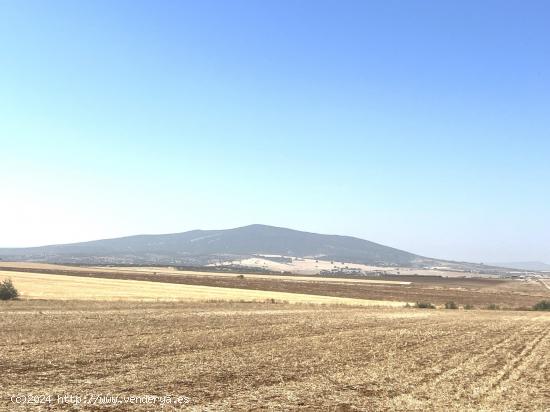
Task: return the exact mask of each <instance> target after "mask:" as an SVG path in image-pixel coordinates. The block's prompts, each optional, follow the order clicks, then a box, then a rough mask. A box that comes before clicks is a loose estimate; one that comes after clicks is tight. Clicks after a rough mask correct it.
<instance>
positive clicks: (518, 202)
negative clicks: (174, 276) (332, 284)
mask: <svg viewBox="0 0 550 412" xmlns="http://www.w3.org/2000/svg"><path fill="white" fill-rule="evenodd" d="M549 22H550V2H548V1H525V0H524V1H510V0H508V1H506V0H505V1H502V0H500V1H479V0H475V1H474V0H473V1H463V0H461V1H408V0H407V1H405V0H402V1H388V0H383V1H382V0H381V1H356V2H354V1H336V0H334V1H319V0H315V1H298V0H296V1H280V0H277V1H258V0H256V1H253V0H250V1H221V0H220V1H216V2H212V1H188V2H184V1H174V2H163V1H152V0H151V1H147V2H143V1H134V0H132V1H127V2H124V1H118V0H117V1H97V0H94V1H67V2H64V1H53V0H52V1H37V2H34V1H27V0H25V1H19V0H14V1H5V0H0V155H1V156H0V173H1V178H2V180H1V191H0V193H1V196H0V219H1V224H0V246H27V245H39V244H47V243H58V242H70V241H78V240H88V239H95V238H105V237H114V236H119V235H128V234H137V233H163V232H178V231H185V230H190V229H195V228H204V229H209V228H229V227H235V226H241V225H246V224H249V223H265V224H272V225H278V226H285V227H292V228H297V229H303V230H309V231H315V232H323V233H335V234H349V235H355V236H359V237H363V238H367V239H369V240H373V241H377V242H380V243H383V244H387V245H391V246H395V247H399V248H403V249H406V250H409V251H412V252H416V253H420V254H423V255H428V256H433V257H441V258H453V259H466V260H472V261H498V260H505V261H512V260H543V261H546V262H550V190H549V186H550V184H549V182H550V23H549Z"/></svg>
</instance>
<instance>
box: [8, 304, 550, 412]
mask: <svg viewBox="0 0 550 412" xmlns="http://www.w3.org/2000/svg"><path fill="white" fill-rule="evenodd" d="M0 313H1V315H0V316H1V317H0V327H1V331H2V333H1V334H0V347H1V351H0V353H1V358H0V363H1V370H2V373H1V374H0V409H1V410H5V411H15V410H58V409H65V410H114V409H113V408H112V407H110V406H109V405H104V406H98V405H84V404H80V405H77V406H75V405H69V404H64V405H59V404H57V403H55V402H56V401H55V399H57V396H58V395H61V396H64V395H67V396H69V395H75V396H83V397H84V396H85V395H87V394H95V395H103V396H114V395H119V396H126V397H128V396H132V395H133V396H141V395H158V396H164V395H171V396H173V397H175V396H185V397H186V398H185V399H186V402H187V403H185V404H178V405H167V406H166V407H165V408H163V409H161V408H160V406H158V405H157V406H152V405H144V404H141V405H136V404H126V403H123V404H119V405H118V406H117V408H116V410H128V411H130V410H132V411H134V410H138V411H152V410H173V409H179V408H180V407H181V408H182V409H183V410H197V411H199V410H210V411H228V410H266V409H270V410H310V411H313V410H335V411H348V410H349V411H351V410H364V411H379V410H402V411H403V410H438V411H439V410H452V411H463V410H486V411H505V410H510V411H511V410H524V411H545V410H549V408H550V385H548V382H550V314H545V313H538V312H519V311H516V312H514V311H481V310H473V311H462V310H460V311H453V310H420V309H390V308H388V309H381V308H358V307H349V306H316V305H313V306H312V305H300V304H294V305H289V304H266V303H263V304H260V303H221V302H219V303H197V302H195V303H182V302H171V303H170V302H163V303H161V302H141V303H136V302H92V301H89V302H84V301H80V302H78V301H41V300H31V301H24V300H22V301H13V302H0ZM21 394H22V395H29V394H34V395H51V396H52V397H54V398H53V399H54V401H53V402H54V403H53V404H50V405H46V404H42V405H39V406H32V407H31V405H28V404H26V405H22V404H21V405H18V404H15V403H13V402H12V401H11V400H10V397H11V396H14V395H21ZM111 406H112V405H111Z"/></svg>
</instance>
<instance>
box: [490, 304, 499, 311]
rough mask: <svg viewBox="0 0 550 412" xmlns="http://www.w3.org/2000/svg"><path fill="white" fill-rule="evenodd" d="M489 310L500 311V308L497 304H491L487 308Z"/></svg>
mask: <svg viewBox="0 0 550 412" xmlns="http://www.w3.org/2000/svg"><path fill="white" fill-rule="evenodd" d="M487 309H489V310H499V309H500V306H499V305H497V304H496V303H491V304H490V305H489V306H487Z"/></svg>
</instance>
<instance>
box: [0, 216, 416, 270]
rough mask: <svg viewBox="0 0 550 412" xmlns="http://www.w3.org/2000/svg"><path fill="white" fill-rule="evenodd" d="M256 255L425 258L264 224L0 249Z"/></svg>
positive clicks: (81, 257) (96, 257) (389, 260)
mask: <svg viewBox="0 0 550 412" xmlns="http://www.w3.org/2000/svg"><path fill="white" fill-rule="evenodd" d="M258 254H265V255H285V256H296V257H318V258H322V259H325V260H339V261H346V262H354V263H365V264H375V263H378V264H395V265H411V264H413V263H415V262H420V261H423V260H426V259H424V258H422V257H420V256H417V255H414V254H412V253H408V252H405V251H402V250H399V249H394V248H391V247H387V246H383V245H380V244H377V243H374V242H370V241H368V240H363V239H359V238H355V237H350V236H337V235H321V234H317V233H309V232H301V231H298V230H292V229H285V228H279V227H273V226H266V225H250V226H245V227H240V228H235V229H227V230H192V231H189V232H183V233H174V234H167V235H138V236H129V237H122V238H115V239H105V240H95V241H91V242H82V243H72V244H65V245H51V246H42V247H33V248H12V249H0V258H2V259H3V260H34V261H46V262H75V263H78V262H80V263H162V264H205V263H209V262H212V261H215V260H218V259H221V258H227V257H234V258H241V257H249V256H252V255H258Z"/></svg>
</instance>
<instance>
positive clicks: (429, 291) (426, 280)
mask: <svg viewBox="0 0 550 412" xmlns="http://www.w3.org/2000/svg"><path fill="white" fill-rule="evenodd" d="M0 266H2V269H0V270H4V271H8V270H13V271H23V270H24V271H26V272H32V273H50V274H63V275H70V276H79V277H93V278H105V279H124V280H140V281H148V282H161V283H174V284H184V285H195V286H213V287H220V288H236V289H246V290H256V291H270V292H283V293H298V294H312V295H317V296H331V297H343V298H352V299H368V300H383V301H394V302H416V301H429V302H433V303H435V304H437V305H443V304H444V303H445V302H449V301H454V302H456V303H457V304H459V305H473V306H475V307H478V308H484V307H487V306H488V305H490V304H496V305H499V306H501V307H503V308H525V307H531V306H532V305H533V304H535V303H536V302H538V301H540V300H542V299H550V289H549V288H547V287H546V285H545V284H544V282H542V281H536V280H529V281H520V280H502V279H489V278H457V277H454V278H445V277H437V276H406V275H400V276H384V277H377V278H367V279H365V278H364V277H362V278H359V279H358V278H351V279H347V278H334V277H331V278H329V277H326V278H321V277H308V278H305V277H303V276H296V277H295V276H274V275H249V274H246V275H243V276H239V275H236V274H220V273H213V272H210V273H209V272H186V271H176V270H170V269H166V268H153V269H152V270H151V268H147V269H148V270H146V268H120V267H119V268H108V267H105V268H87V267H71V266H56V265H47V264H32V263H15V264H14V263H10V262H3V263H1V264H0ZM6 276H9V274H8V273H7V272H6ZM546 282H547V283H549V282H548V281H546Z"/></svg>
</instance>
